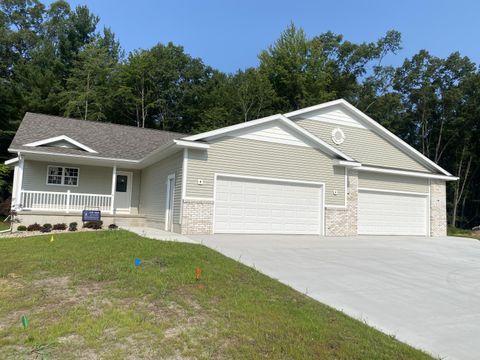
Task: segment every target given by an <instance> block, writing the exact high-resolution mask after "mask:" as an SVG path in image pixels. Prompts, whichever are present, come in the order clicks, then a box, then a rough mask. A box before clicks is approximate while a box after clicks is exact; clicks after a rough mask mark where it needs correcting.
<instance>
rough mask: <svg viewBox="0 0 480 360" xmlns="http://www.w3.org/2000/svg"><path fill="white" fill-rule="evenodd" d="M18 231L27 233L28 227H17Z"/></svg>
mask: <svg viewBox="0 0 480 360" xmlns="http://www.w3.org/2000/svg"><path fill="white" fill-rule="evenodd" d="M17 231H27V227H26V226H25V225H20V226H19V227H17Z"/></svg>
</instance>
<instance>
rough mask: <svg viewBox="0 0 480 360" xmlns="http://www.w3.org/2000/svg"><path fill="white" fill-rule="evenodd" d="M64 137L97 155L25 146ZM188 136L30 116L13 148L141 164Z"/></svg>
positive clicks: (21, 127) (16, 137)
mask: <svg viewBox="0 0 480 360" xmlns="http://www.w3.org/2000/svg"><path fill="white" fill-rule="evenodd" d="M61 135H66V136H68V137H69V138H71V139H73V140H76V141H78V142H79V143H82V144H83V145H86V146H88V147H89V148H91V149H93V150H95V151H96V152H97V153H96V154H95V153H90V152H86V151H84V150H77V149H69V148H59V147H48V146H42V147H37V148H33V147H31V146H25V144H29V143H32V142H35V141H39V140H45V139H49V138H53V137H57V136H61ZM185 136H186V135H185V134H180V133H175V132H168V131H161V130H153V129H142V128H137V127H134V126H127V125H118V124H111V123H102V122H95V121H85V120H77V119H71V118H64V117H59V116H52V115H43V114H36V113H29V112H27V113H26V114H25V116H24V118H23V120H22V123H21V124H20V127H19V128H18V130H17V133H16V134H15V137H14V138H13V140H12V143H11V144H10V148H11V149H15V150H34V149H35V150H39V149H41V151H42V152H48V153H55V154H59V153H60V154H72V155H83V156H85V155H88V156H93V157H107V158H115V159H128V160H140V159H142V158H144V157H145V156H146V155H148V154H149V153H151V152H152V151H154V150H156V149H157V148H159V147H160V146H162V145H164V144H167V143H169V142H171V141H172V140H174V139H180V138H182V137H185Z"/></svg>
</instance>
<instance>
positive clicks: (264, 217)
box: [214, 176, 324, 234]
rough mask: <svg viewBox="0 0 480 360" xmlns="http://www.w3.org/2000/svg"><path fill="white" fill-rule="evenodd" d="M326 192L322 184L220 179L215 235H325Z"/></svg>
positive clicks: (240, 178)
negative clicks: (324, 193)
mask: <svg viewBox="0 0 480 360" xmlns="http://www.w3.org/2000/svg"><path fill="white" fill-rule="evenodd" d="M323 191H324V187H323V184H321V183H310V182H301V181H291V180H282V179H265V178H246V177H234V176H217V178H216V185H215V208H214V232H215V233H246V234H323V209H324V201H323V198H324V195H323Z"/></svg>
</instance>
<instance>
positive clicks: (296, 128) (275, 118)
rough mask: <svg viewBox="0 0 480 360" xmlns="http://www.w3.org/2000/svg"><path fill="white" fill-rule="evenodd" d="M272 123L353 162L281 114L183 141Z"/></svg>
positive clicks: (186, 138) (196, 139) (208, 137)
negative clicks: (281, 125)
mask: <svg viewBox="0 0 480 360" xmlns="http://www.w3.org/2000/svg"><path fill="white" fill-rule="evenodd" d="M273 122H280V123H281V124H283V125H285V126H286V127H288V128H289V129H290V130H292V131H293V132H295V133H297V134H300V135H301V136H303V137H304V138H306V139H308V140H310V141H311V142H313V143H314V144H316V145H317V146H318V148H320V149H322V150H323V151H324V152H326V153H327V154H330V155H331V156H333V157H336V158H340V159H343V160H346V161H354V160H353V159H352V158H351V157H350V156H348V155H346V154H344V153H343V152H341V151H340V150H338V149H335V148H334V147H333V146H331V145H330V144H328V143H326V142H325V141H323V140H321V139H319V138H318V137H316V136H315V135H313V134H312V133H310V132H309V131H307V130H305V129H304V128H302V127H301V126H299V125H297V124H295V123H294V122H293V121H292V120H290V119H288V118H287V117H285V116H283V115H282V114H276V115H272V116H267V117H264V118H261V119H256V120H251V121H247V122H244V123H240V124H236V125H231V126H227V127H224V128H220V129H216V130H212V131H207V132H204V133H201V134H197V135H192V136H187V137H185V138H184V139H185V140H189V141H198V140H206V139H214V138H217V137H219V136H224V135H227V134H231V133H234V132H237V131H238V130H242V129H247V128H251V127H255V126H259V125H263V124H267V123H273Z"/></svg>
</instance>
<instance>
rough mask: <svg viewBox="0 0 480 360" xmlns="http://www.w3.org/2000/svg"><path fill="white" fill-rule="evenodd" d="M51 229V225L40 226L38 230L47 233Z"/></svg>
mask: <svg viewBox="0 0 480 360" xmlns="http://www.w3.org/2000/svg"><path fill="white" fill-rule="evenodd" d="M45 225H50V224H45ZM51 231H52V227H51V226H42V227H41V228H40V232H42V233H49V232H51Z"/></svg>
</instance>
